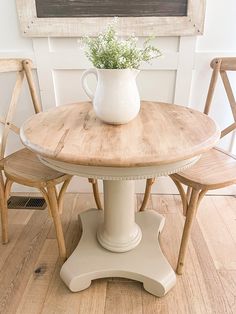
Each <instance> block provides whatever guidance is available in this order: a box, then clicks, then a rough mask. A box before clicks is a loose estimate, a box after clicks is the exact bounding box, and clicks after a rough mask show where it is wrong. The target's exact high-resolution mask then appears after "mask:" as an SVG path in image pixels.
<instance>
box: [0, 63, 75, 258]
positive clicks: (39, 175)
mask: <svg viewBox="0 0 236 314" xmlns="http://www.w3.org/2000/svg"><path fill="white" fill-rule="evenodd" d="M11 71H15V72H16V82H15V86H14V88H13V91H12V96H11V100H10V104H9V106H8V110H7V113H6V116H5V117H4V118H0V121H1V123H2V124H3V126H4V127H3V132H2V136H1V141H0V142H1V145H0V159H1V164H0V167H1V173H0V199H1V200H0V207H1V208H0V209H1V225H2V242H3V243H7V242H8V209H7V200H8V197H9V196H10V192H11V187H12V184H13V183H14V182H16V183H18V184H22V185H26V186H31V187H36V188H38V189H39V190H40V192H41V193H42V195H43V197H44V198H45V200H46V202H47V205H48V210H49V213H50V214H52V217H53V219H54V222H55V227H56V230H57V235H58V237H57V240H58V246H59V252H60V255H61V257H62V258H64V259H65V257H66V249H65V244H64V237H63V232H62V228H61V225H60V217H59V209H62V202H63V196H64V193H65V190H66V187H67V186H68V184H69V181H70V179H71V176H69V175H65V174H63V173H61V172H58V171H55V170H52V169H50V168H48V167H46V166H45V165H43V164H42V163H40V161H39V160H38V158H37V156H36V155H35V154H34V153H32V152H31V151H29V150H27V149H21V150H18V151H16V152H14V153H13V154H11V155H9V156H7V157H6V156H5V155H6V145H7V142H8V139H9V133H10V131H14V132H16V133H18V130H19V128H18V127H17V126H15V125H14V124H13V118H14V114H15V112H16V108H17V105H18V99H19V96H20V93H21V90H22V86H23V82H24V79H25V76H26V78H27V83H28V87H29V91H30V95H31V99H32V103H33V105H34V110H35V113H39V112H40V111H41V110H42V107H41V104H40V102H39V99H38V96H37V92H36V87H35V84H34V80H33V75H32V61H31V60H28V59H26V60H23V59H0V72H4V73H7V72H11ZM2 172H3V173H4V175H5V177H6V179H5V180H4V179H3V175H2ZM63 182H64V184H63V186H62V188H61V190H60V194H59V196H57V195H55V193H54V190H55V185H57V184H58V183H63ZM52 207H53V208H52ZM59 229H60V230H59Z"/></svg>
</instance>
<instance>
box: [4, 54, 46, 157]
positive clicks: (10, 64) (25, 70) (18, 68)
mask: <svg viewBox="0 0 236 314" xmlns="http://www.w3.org/2000/svg"><path fill="white" fill-rule="evenodd" d="M31 69H32V62H31V60H22V59H0V73H8V72H16V81H15V85H14V87H13V90H12V95H11V100H10V103H9V107H8V110H7V113H6V116H5V117H0V123H1V124H3V131H2V136H1V143H0V159H2V158H4V156H5V150H6V144H7V140H8V135H9V133H10V131H13V132H14V133H16V134H18V135H19V131H20V129H19V127H17V126H16V125H14V124H13V122H12V121H13V118H14V114H15V111H16V107H17V104H18V100H19V97H20V93H21V91H22V87H23V82H24V80H25V78H26V79H27V83H28V87H29V91H30V95H31V99H32V103H33V106H34V111H35V113H39V112H41V111H42V106H41V103H40V102H39V99H38V97H37V93H36V88H35V84H34V81H33V76H32V70H31Z"/></svg>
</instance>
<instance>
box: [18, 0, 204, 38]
mask: <svg viewBox="0 0 236 314" xmlns="http://www.w3.org/2000/svg"><path fill="white" fill-rule="evenodd" d="M16 5H17V11H18V16H19V20H20V27H21V32H22V35H23V36H30V37H58V36H59V37H79V36H86V35H87V36H96V35H98V34H99V32H101V31H103V30H104V27H105V26H106V25H107V24H108V23H111V22H112V20H113V17H85V18H84V17H81V18H76V17H73V18H65V17H64V18H56V17H54V18H42V17H41V18H38V17H37V12H36V5H35V1H34V0H17V1H16ZM205 7H206V1H205V0H188V9H187V15H186V16H177V17H176V16H170V17H169V16H164V17H150V16H149V17H145V16H144V17H143V16H141V17H120V18H119V21H118V25H117V26H118V27H117V28H118V33H119V35H121V36H127V35H128V36H130V35H132V34H135V35H136V36H152V35H153V36H180V35H182V36H185V35H187V36H189V35H201V34H202V33H203V29H204V18H205Z"/></svg>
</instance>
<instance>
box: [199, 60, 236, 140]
mask: <svg viewBox="0 0 236 314" xmlns="http://www.w3.org/2000/svg"><path fill="white" fill-rule="evenodd" d="M211 68H212V69H213V72H212V76H211V81H210V85H209V89H208V94H207V98H206V104H205V109H204V113H205V114H208V113H209V111H210V108H211V104H212V99H213V95H214V91H215V88H216V83H217V80H218V78H219V76H220V77H221V79H222V82H223V85H224V89H225V91H226V95H227V98H228V101H229V104H230V107H231V111H232V114H233V117H234V122H233V123H232V124H230V125H229V126H227V127H226V128H225V129H223V130H222V131H221V138H222V137H224V136H226V135H227V134H229V133H230V132H232V131H233V130H235V129H236V101H235V97H234V93H233V90H232V86H231V84H230V80H229V77H228V74H227V72H228V71H236V57H235V58H234V57H231V58H216V59H213V60H212V61H211Z"/></svg>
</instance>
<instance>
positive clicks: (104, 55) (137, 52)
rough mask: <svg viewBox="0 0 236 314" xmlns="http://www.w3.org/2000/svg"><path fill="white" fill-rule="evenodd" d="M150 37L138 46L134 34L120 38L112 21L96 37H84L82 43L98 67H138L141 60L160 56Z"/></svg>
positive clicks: (88, 55) (86, 52) (89, 57)
mask: <svg viewBox="0 0 236 314" xmlns="http://www.w3.org/2000/svg"><path fill="white" fill-rule="evenodd" d="M152 39H153V38H148V39H146V41H145V42H144V44H143V47H142V48H139V47H138V46H137V42H138V39H137V38H136V37H134V36H130V37H129V38H127V39H126V40H122V39H120V38H119V37H118V36H117V32H116V30H115V28H114V23H112V24H110V25H108V27H107V28H106V30H105V31H104V32H102V33H100V34H99V35H98V37H84V38H83V43H84V45H85V54H86V56H87V57H88V59H89V60H90V61H91V62H92V63H93V65H94V66H95V67H96V68H98V69H127V68H133V69H138V68H139V66H140V64H141V62H143V61H146V62H148V61H150V60H152V59H155V58H157V57H160V56H161V52H160V50H159V49H158V48H156V47H154V46H153V45H151V43H150V41H151V40H152Z"/></svg>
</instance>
